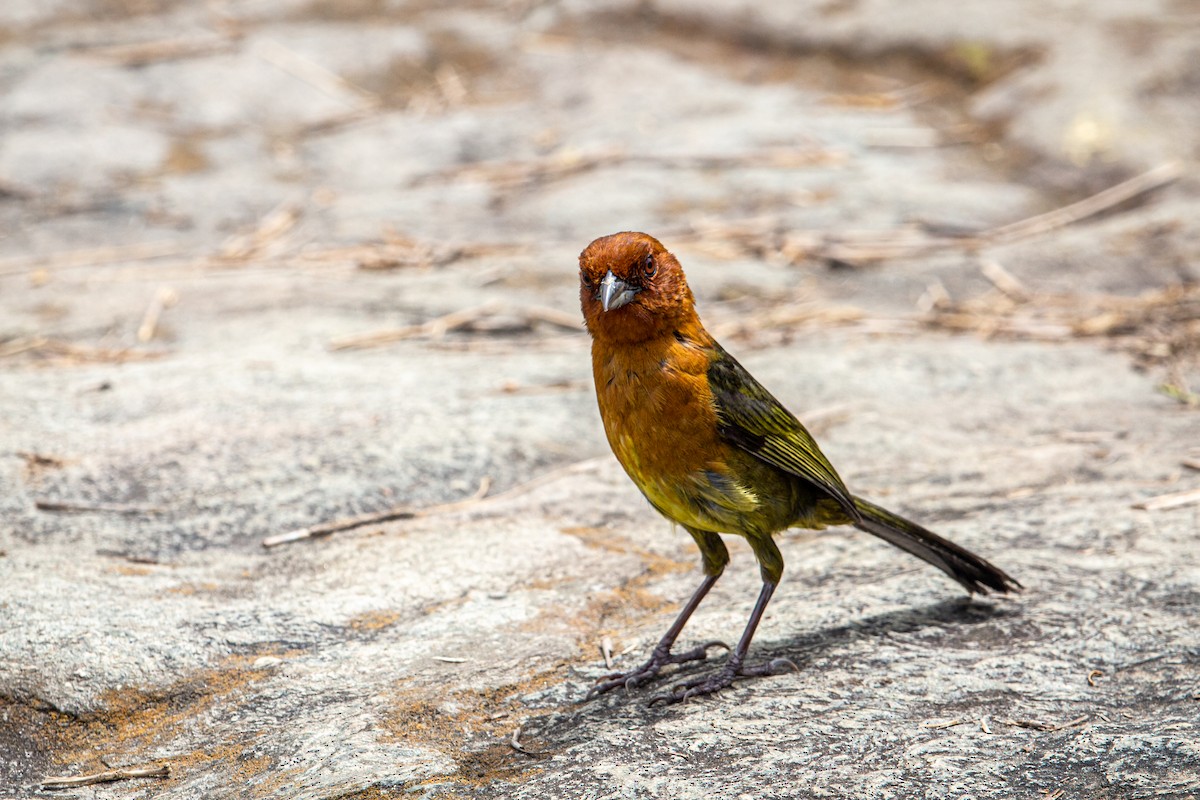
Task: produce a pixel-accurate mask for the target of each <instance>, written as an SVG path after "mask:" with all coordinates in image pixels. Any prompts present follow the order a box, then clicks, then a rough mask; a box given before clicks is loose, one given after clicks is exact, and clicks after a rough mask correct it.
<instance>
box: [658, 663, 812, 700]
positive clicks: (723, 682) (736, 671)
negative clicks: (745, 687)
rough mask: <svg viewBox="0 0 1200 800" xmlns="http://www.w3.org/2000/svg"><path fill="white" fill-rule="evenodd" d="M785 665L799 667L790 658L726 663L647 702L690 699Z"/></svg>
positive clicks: (793, 667)
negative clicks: (746, 662)
mask: <svg viewBox="0 0 1200 800" xmlns="http://www.w3.org/2000/svg"><path fill="white" fill-rule="evenodd" d="M785 667H791V668H792V669H793V670H795V671H796V672H799V671H800V667H799V666H797V665H796V662H794V661H792V660H791V659H790V658H773V659H771V660H770V661H767V662H765V663H763V664H755V665H753V666H749V667H748V666H744V665H741V664H726V665H725V668H724V669H722V670H721V671H720V672H718V673H716V674H710V675H707V676H705V675H701V676H699V677H697V678H692V679H691V680H688V681H684V682H682V683H677V684H675V686H673V687H672V688H671V691H670V692H669V693H668V694H660V695H656V696H654V697H652V698H651V699H650V702H649V703H648V704H647V705H649V706H650V707H654V706H656V705H658V704H659V703H662V704H663V705H673V704H675V703H682V702H685V701H687V700H690V699H691V698H693V697H703V696H704V695H708V694H716V693H717V692H719V691H721V690H722V689H728V688H729V687H730V686H732V685H733V682H734V681H736V680H738V679H739V678H760V677H764V676H767V675H779V674H780V673H781V672H782V671H783V669H784V668H785Z"/></svg>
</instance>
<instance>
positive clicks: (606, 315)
mask: <svg viewBox="0 0 1200 800" xmlns="http://www.w3.org/2000/svg"><path fill="white" fill-rule="evenodd" d="M579 302H580V305H582V306H583V319H584V322H586V323H587V328H588V331H589V332H590V333H591V334H592V336H593V337H595V338H602V339H607V340H610V341H613V342H623V343H632V342H639V341H645V340H647V339H652V338H655V337H657V336H661V335H663V334H667V333H670V332H671V330H672V329H674V328H676V327H677V326H678V325H679V324H680V323H681V322H683V321H686V320H691V319H693V318H694V317H695V313H696V312H695V308H694V306H693V302H692V291H691V289H689V288H688V285H687V278H685V277H684V275H683V268H682V267H680V266H679V261H678V260H676V258H675V256H673V255H671V254H670V253H668V252H667V248H665V247H663V246H662V243H661V242H659V241H658V240H657V239H655V238H654V237H653V236H650V235H648V234H645V233H633V232H630V231H625V232H623V233H614V234H612V235H610V236H602V237H600V238H599V239H597V240H596V241H594V242H592V243H591V244H589V245H588V246H587V247H585V248H584V250H583V252H582V253H580V254H579Z"/></svg>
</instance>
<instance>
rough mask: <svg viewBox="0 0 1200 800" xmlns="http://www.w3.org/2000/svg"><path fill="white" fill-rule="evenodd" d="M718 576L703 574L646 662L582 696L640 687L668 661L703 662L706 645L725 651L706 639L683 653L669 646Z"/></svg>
mask: <svg viewBox="0 0 1200 800" xmlns="http://www.w3.org/2000/svg"><path fill="white" fill-rule="evenodd" d="M714 535H715V534H714ZM719 577H721V573H719V572H718V573H717V574H716V575H705V576H704V581H703V582H701V584H700V586H699V587H697V589H696V591H695V592H694V593H693V594H692V597H691V599H690V600H688V601H687V605H685V606H684V607H683V610H682V611H680V612H679V616H678V617H676V618H675V621H674V622H673V623H671V627H670V628H668V629H667V632H666V633H665V634H663V637H662V639H660V640H659V642H658V645H657V646H656V647H655V648H654V652H653V653H651V654H650V660H649V661H647V662H646V663H645V664H642V665H641V666H640V667H638V668H637V669H633V670H630V671H629V672H614V673H612V674H611V675H605V676H604V677H603V678H601V679H600V680H601V682H600V683H598V684H596V685H595V686H593V687H592V689H591V691H589V692H588V693H587V697H586V698H585V699H588V700H590V699H591V698H593V697H595V696H596V695H600V694H604V693H605V692H608V691H611V690H613V689H616V688H617V687H618V686H624V687H625V688H627V689H632V688H634V687H636V686H641V685H642V684H644V683H647V682H648V681H650V680H651V679H653V678H654V677H655V676H656V675H658V673H659V671H660V670H661V669H662V668H663V667H665V666H666V665H667V664H683V663H686V662H688V661H703V660H704V659H705V658H707V657H708V648H710V647H724V648H725V649H726V650H728V649H729V646H728V645H726V644H725V643H724V642H705V643H704V644H702V645H700V646H699V647H694V648H692V649H691V650H687V651H685V652H683V653H672V652H671V646H672V645H674V644H675V640H676V639H677V638H679V633H680V632H681V631H682V630H683V626H684V625H686V624H687V621H688V618H689V617H691V616H692V612H694V611H695V610H696V607H697V606H699V605H700V601H701V600H703V599H704V596H705V595H706V594H708V590H709V589H711V588H712V587H713V584H714V583H716V582H717V578H719Z"/></svg>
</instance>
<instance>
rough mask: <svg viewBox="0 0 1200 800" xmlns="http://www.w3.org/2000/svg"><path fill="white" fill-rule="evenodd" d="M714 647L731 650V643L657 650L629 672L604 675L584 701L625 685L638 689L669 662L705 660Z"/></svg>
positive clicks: (709, 643)
mask: <svg viewBox="0 0 1200 800" xmlns="http://www.w3.org/2000/svg"><path fill="white" fill-rule="evenodd" d="M714 647H721V648H724V649H725V650H729V649H730V647H729V645H727V644H725V642H722V641H718V640H716V639H714V640H712V641H709V642H705V643H704V644H701V645H697V646H696V647H693V648H692V649H691V650H685V651H684V652H682V653H672V652H671V651H669V650H666V651H660V650H657V649H656V650H655V651H654V653H653V654H652V655H651V656H650V660H649V661H647V662H646V663H645V664H642V665H641V666H640V667H638V668H637V669H631V670H630V671H629V672H610V673H609V674H607V675H603V676H601V677H600V679H599V680H598V681H597V683H596V685H595V686H593V687H592V688H591V689H589V690H588V693H587V694H586V695H585V696H584V698H583V702H585V703H586V702H587V701H588V700H591V699H592V698H594V697H599V696H600V695H602V694H604V693H605V692H610V691H612V690H613V689H616V688H619V687H622V686H623V687H625V690H626V691H628V690H630V689H636V688H637V687H639V686H642V685H643V684H646V683H649V682H650V681H651V680H653V679H654V678H656V677H657V676H658V673H659V672H660V671H661V670H662V668H663V667H665V666H666V665H668V664H687V663H689V662H692V661H704V660H706V659H707V658H708V651H709V650H710V649H711V648H714Z"/></svg>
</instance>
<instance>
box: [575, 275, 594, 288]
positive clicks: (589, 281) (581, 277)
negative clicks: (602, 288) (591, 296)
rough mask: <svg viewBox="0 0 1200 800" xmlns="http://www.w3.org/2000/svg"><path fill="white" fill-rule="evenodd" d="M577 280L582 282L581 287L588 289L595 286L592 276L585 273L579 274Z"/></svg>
mask: <svg viewBox="0 0 1200 800" xmlns="http://www.w3.org/2000/svg"><path fill="white" fill-rule="evenodd" d="M579 280H580V281H582V282H583V285H584V286H586V287H587V288H589V289H591V288H592V287H593V286H595V285H596V282H595V281H594V280H592V276H591V275H588V274H587V273H586V272H580V273H579Z"/></svg>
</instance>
